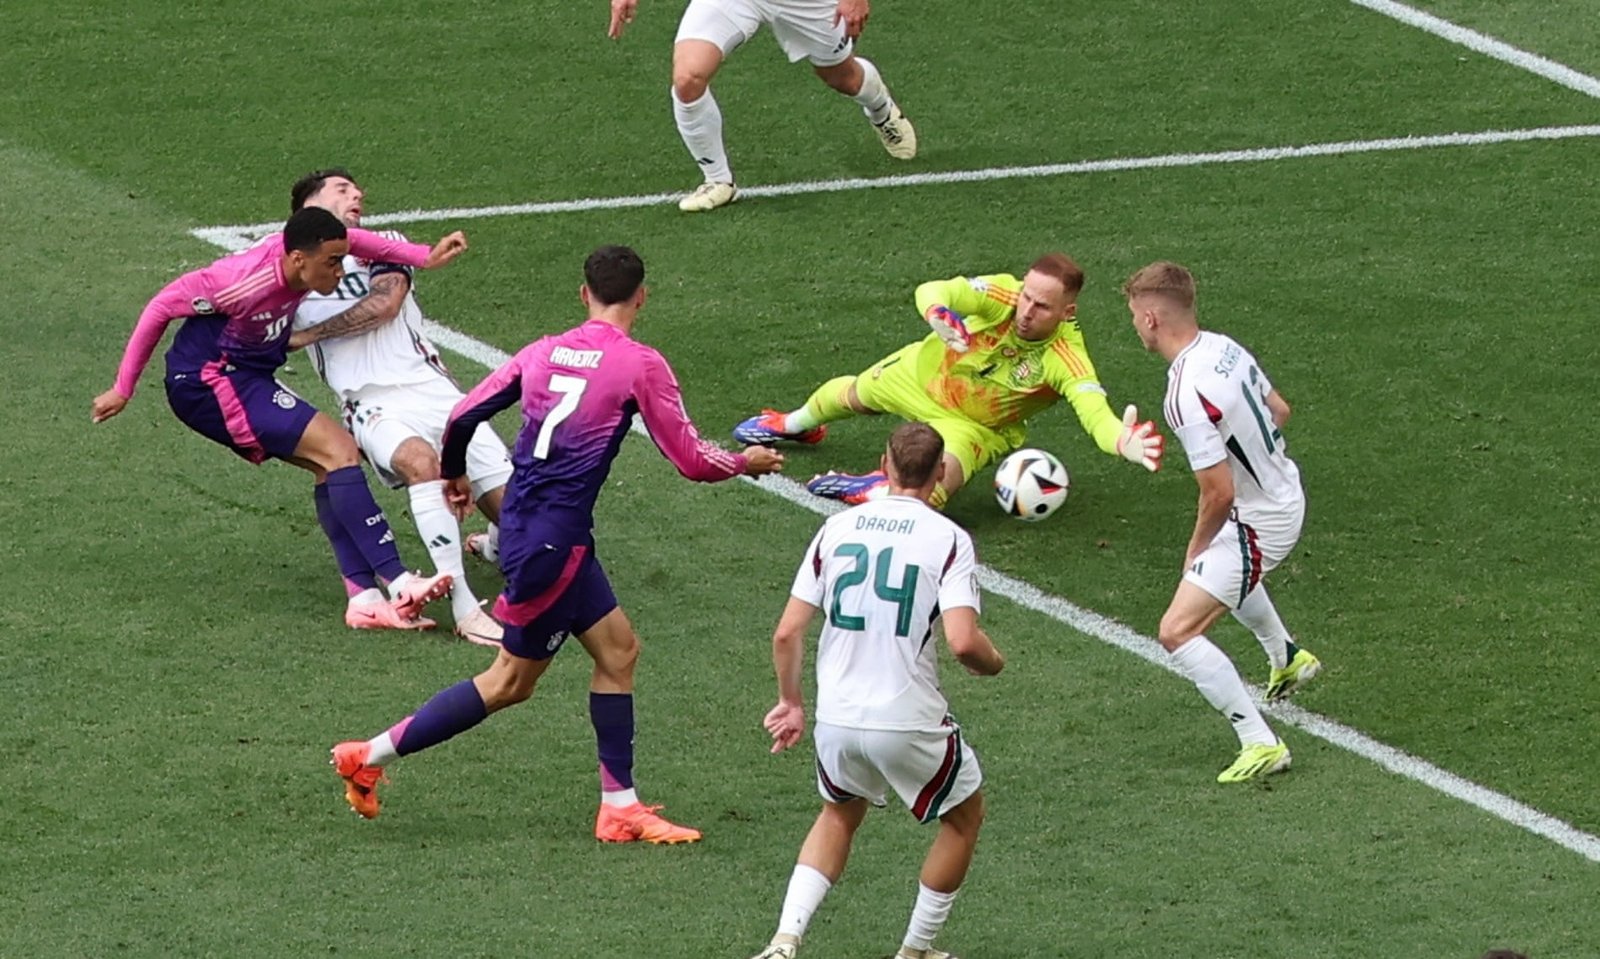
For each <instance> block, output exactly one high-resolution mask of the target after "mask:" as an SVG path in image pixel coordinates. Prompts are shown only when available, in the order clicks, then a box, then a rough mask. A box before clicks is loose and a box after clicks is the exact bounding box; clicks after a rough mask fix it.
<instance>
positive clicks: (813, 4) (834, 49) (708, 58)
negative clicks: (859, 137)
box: [608, 0, 917, 213]
mask: <svg viewBox="0 0 1600 959" xmlns="http://www.w3.org/2000/svg"><path fill="white" fill-rule="evenodd" d="M638 7H639V0H611V26H610V28H609V31H608V34H609V36H610V37H611V39H613V40H615V39H618V38H619V37H621V36H622V31H623V29H624V28H626V26H627V25H628V24H630V23H632V22H633V17H634V13H635V12H636V11H637V10H638ZM870 12H871V10H870V3H869V2H868V0H689V6H688V7H687V8H686V9H685V10H684V11H683V19H682V20H680V21H679V22H678V37H677V39H676V40H675V41H674V42H673V46H672V116H673V119H674V120H676V121H677V124H678V135H679V136H680V137H682V138H683V145H684V146H686V147H688V148H689V155H690V156H691V157H693V158H694V162H695V163H697V164H699V166H700V173H701V174H702V175H703V176H704V177H705V182H704V183H702V184H700V186H699V187H697V188H696V189H695V191H694V192H693V193H691V194H689V195H688V196H686V197H684V198H683V199H682V200H680V201H679V202H678V209H680V210H683V211H685V212H689V213H703V212H706V211H708V210H715V209H716V208H717V207H720V206H726V205H727V204H729V203H732V202H733V200H734V198H735V197H737V196H738V195H739V191H738V188H736V187H735V186H734V185H733V169H732V168H731V167H730V166H729V165H728V151H727V148H726V147H725V146H723V143H722V110H721V108H720V107H718V106H717V98H716V97H715V96H714V95H712V93H711V79H712V78H713V77H715V76H716V75H717V70H718V69H720V68H721V66H722V61H723V60H724V59H725V58H727V56H728V55H729V54H731V53H733V51H734V50H735V49H737V48H738V47H739V46H740V45H741V44H743V43H744V42H745V41H746V40H748V39H750V38H751V37H753V36H755V34H756V31H758V30H760V29H761V25H762V24H766V25H767V26H769V27H771V28H772V34H773V36H775V37H776V38H777V40H778V45H779V46H781V47H783V52H784V53H785V54H786V55H788V57H789V60H790V62H794V61H797V60H800V59H806V60H809V61H811V69H812V70H813V71H814V72H815V73H816V75H817V77H818V79H820V80H821V81H822V82H823V83H826V84H827V85H828V86H830V87H832V88H833V89H835V90H837V91H839V92H840V93H842V94H844V95H845V96H847V97H849V98H851V99H852V100H854V101H856V103H857V104H859V105H860V107H861V112H862V113H864V114H866V117H867V122H869V123H871V124H872V128H873V129H874V130H876V131H877V133H878V139H879V140H881V141H882V142H883V148H884V149H885V150H887V151H889V155H890V156H892V157H894V158H895V159H897V160H910V159H912V158H913V157H915V156H916V155H917V131H916V130H915V129H913V128H912V126H911V121H910V120H908V119H906V115H905V114H904V113H902V112H900V107H899V106H898V105H896V104H895V102H894V98H893V97H891V96H890V95H889V88H888V87H887V86H885V85H884V82H883V78H882V77H881V76H879V74H878V68H877V67H875V66H873V64H872V61H871V60H868V59H866V58H865V57H858V56H856V54H855V42H856V40H857V39H859V38H860V36H861V31H862V30H864V29H866V26H867V17H868V16H869V15H870Z"/></svg>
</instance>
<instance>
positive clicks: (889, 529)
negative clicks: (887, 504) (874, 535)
mask: <svg viewBox="0 0 1600 959" xmlns="http://www.w3.org/2000/svg"><path fill="white" fill-rule="evenodd" d="M916 526H917V521H916V520H914V519H884V518H883V517H881V516H857V517H856V529H866V530H875V531H877V532H881V533H910V532H911V531H912V530H913V529H916Z"/></svg>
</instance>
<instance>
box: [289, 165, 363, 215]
mask: <svg viewBox="0 0 1600 959" xmlns="http://www.w3.org/2000/svg"><path fill="white" fill-rule="evenodd" d="M336 176H337V177H344V178H345V179H346V180H349V181H350V182H351V183H355V182H356V178H355V177H354V176H352V175H351V173H350V171H349V170H346V169H345V168H344V167H342V166H331V167H328V168H327V169H326V170H312V171H311V172H310V173H307V174H306V175H305V176H303V177H301V178H300V179H298V180H296V181H294V186H292V187H290V188H289V212H290V213H295V212H298V211H299V210H300V209H301V208H302V207H304V206H305V205H306V201H307V200H309V199H311V197H312V195H313V194H314V193H316V192H317V191H318V190H320V189H322V185H323V184H324V183H327V182H328V181H329V180H330V179H332V178H334V177H336ZM356 185H357V186H360V184H359V183H357V184H356Z"/></svg>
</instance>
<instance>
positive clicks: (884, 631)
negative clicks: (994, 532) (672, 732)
mask: <svg viewBox="0 0 1600 959" xmlns="http://www.w3.org/2000/svg"><path fill="white" fill-rule="evenodd" d="M942 454H943V443H942V441H941V440H940V438H939V434H938V433H936V432H935V431H934V430H933V429H932V428H930V427H928V426H926V425H924V424H921V423H907V424H904V425H902V426H900V427H899V428H898V429H896V430H895V431H894V433H893V434H892V435H891V436H890V437H889V448H888V452H887V453H886V454H885V455H884V457H883V464H882V465H883V469H884V472H885V474H886V475H887V476H888V491H887V495H885V496H884V497H882V498H880V499H876V500H874V501H872V502H870V503H867V504H865V505H861V506H857V507H856V508H855V509H852V510H847V511H845V512H843V513H839V514H837V515H835V516H833V517H831V518H829V519H828V521H827V522H825V523H824V524H823V525H822V529H821V530H820V531H818V533H817V535H816V537H815V538H814V539H812V541H811V545H810V547H808V548H807V550H806V554H805V558H804V560H803V561H802V562H801V564H800V571H799V574H798V575H797V576H796V577H795V581H794V588H793V590H792V592H791V594H790V597H789V604H788V605H787V606H786V607H785V608H784V611H783V617H782V619H781V620H779V622H778V627H777V630H776V631H775V632H774V633H773V636H772V662H773V667H774V668H775V669H776V671H777V674H778V704H777V705H776V706H774V707H773V708H772V711H771V712H769V713H767V717H766V723H765V724H766V728H767V731H768V732H770V733H771V734H772V739H773V745H772V751H773V752H775V753H776V752H781V751H782V750H784V749H787V748H789V747H790V746H793V745H795V744H796V743H798V742H799V741H800V737H801V735H802V734H803V733H804V731H805V706H804V704H803V702H802V699H801V689H800V673H801V669H802V667H803V661H804V656H805V647H804V642H805V630H806V626H807V625H808V624H809V623H810V622H811V618H812V616H813V615H815V614H816V612H817V611H818V610H819V609H821V608H823V605H824V603H830V602H831V606H830V607H829V612H828V615H827V619H826V621H825V622H824V623H823V627H822V637H821V639H820V640H819V641H818V647H817V726H816V732H815V734H814V736H815V739H816V746H817V789H818V791H819V792H821V793H822V799H823V804H822V812H821V813H820V814H819V815H818V816H817V821H816V823H815V824H814V825H812V827H811V832H810V833H809V834H808V835H807V836H806V840H805V843H804V844H803V845H802V846H801V847H800V861H799V863H798V864H796V866H795V867H794V872H793V874H792V875H791V876H790V878H789V889H788V893H787V894H786V895H785V896H784V900H783V912H782V913H781V915H780V918H779V920H778V931H777V934H776V935H774V936H773V937H772V942H771V944H770V945H768V946H767V948H766V949H764V950H762V951H761V953H760V954H759V955H758V956H757V959H793V957H794V955H795V952H796V950H798V949H799V947H800V940H801V938H802V937H803V936H804V935H805V931H806V926H807V925H808V924H809V923H810V921H811V916H812V914H813V913H814V912H816V910H817V907H818V906H820V905H821V903H822V898H823V897H824V896H825V895H826V894H827V892H828V889H829V888H830V887H832V885H833V884H834V883H835V882H837V881H838V879H839V876H840V874H841V873H843V872H844V866H845V861H846V860H847V859H848V858H849V856H850V843H851V840H852V839H853V838H854V836H855V832H856V829H857V828H858V827H859V826H860V825H861V820H862V818H863V817H865V816H866V814H867V805H868V804H869V803H871V804H872V805H875V806H882V805H884V799H885V796H886V794H887V793H888V792H889V790H891V789H892V790H893V791H894V792H895V793H896V794H897V795H898V796H899V797H900V799H901V800H902V801H903V802H904V803H905V804H906V806H907V807H908V808H910V810H911V814H912V815H913V816H916V817H917V819H918V820H919V821H921V822H924V823H931V822H933V821H935V820H937V821H938V822H939V833H938V835H937V836H936V837H935V838H934V841H933V846H932V848H930V849H929V850H928V856H927V858H926V859H925V860H924V861H923V864H922V875H921V879H920V885H919V887H918V889H917V900H916V906H915V907H914V908H913V910H912V913H911V922H910V925H909V927H908V928H907V929H906V934H905V939H904V941H903V943H902V945H901V946H900V951H899V953H898V954H897V955H898V956H899V957H900V959H948V957H949V956H950V954H949V953H947V952H941V951H939V950H937V949H934V948H933V940H934V938H935V937H936V936H938V934H939V930H940V929H942V928H943V927H944V923H945V919H946V918H947V917H948V916H949V915H950V906H951V903H952V902H953V901H954V900H955V896H956V891H957V890H958V889H960V888H961V882H962V880H963V879H965V878H966V875H967V867H968V866H970V865H971V864H972V854H973V851H974V849H975V848H976V847H977V843H978V829H979V827H980V826H981V825H982V824H983V792H982V790H981V789H980V786H981V785H982V782H983V774H982V772H981V770H980V769H979V768H978V757H977V755H976V754H974V753H973V751H972V749H971V747H969V746H968V745H967V744H966V742H965V741H963V739H962V737H961V729H960V727H959V726H957V725H956V724H955V722H954V721H953V720H951V718H950V715H949V712H948V708H949V707H948V704H947V703H946V702H945V698H944V694H943V693H942V692H940V689H939V679H938V674H937V650H936V648H935V646H934V644H932V643H929V642H928V641H927V640H928V638H929V636H930V632H931V630H932V627H933V622H932V621H933V619H934V618H935V617H940V618H941V619H942V621H943V624H944V634H945V641H946V642H947V643H948V644H949V645H950V651H951V652H952V653H954V654H955V657H956V659H957V660H958V661H959V662H960V663H961V664H962V665H963V666H965V667H966V668H967V670H968V671H969V672H971V673H974V674H975V675H979V676H993V675H994V674H996V673H998V672H1000V670H1001V668H1002V667H1004V665H1005V659H1004V658H1003V657H1002V656H1001V655H1000V653H999V651H997V650H996V649H995V648H994V644H993V643H991V642H990V641H989V637H988V636H987V635H986V634H985V633H984V631H983V629H982V628H981V627H980V626H979V625H978V584H977V575H976V559H975V558H974V554H973V549H972V539H971V537H969V536H968V535H967V533H966V531H964V530H963V529H961V527H959V526H957V525H956V524H955V523H953V522H951V521H950V520H948V519H946V518H944V517H943V516H941V515H940V514H938V513H937V512H935V511H934V510H932V509H931V508H929V506H928V502H927V501H928V498H929V497H930V496H931V495H932V494H933V490H934V489H935V486H936V484H937V483H938V479H939V474H940V473H941V472H942V471H943V466H942V464H941V457H942ZM869 583H871V584H874V585H868V584H869ZM891 584H892V585H891ZM830 598H831V599H830Z"/></svg>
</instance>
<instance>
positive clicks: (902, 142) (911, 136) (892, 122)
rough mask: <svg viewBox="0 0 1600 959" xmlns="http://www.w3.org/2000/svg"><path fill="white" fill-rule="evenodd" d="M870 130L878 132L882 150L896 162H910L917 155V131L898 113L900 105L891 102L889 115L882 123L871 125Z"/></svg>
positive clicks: (902, 114)
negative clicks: (886, 151) (887, 152)
mask: <svg viewBox="0 0 1600 959" xmlns="http://www.w3.org/2000/svg"><path fill="white" fill-rule="evenodd" d="M872 128H873V129H874V130H877V131H878V139H879V140H882V141H883V148H884V149H885V150H888V151H889V155H890V156H892V157H894V158H895V159H896V160H910V159H912V158H913V157H915V156H916V155H917V130H916V128H915V127H913V126H912V125H911V121H910V120H909V119H907V118H906V115H905V114H904V113H901V112H900V104H898V103H895V102H894V101H892V100H891V101H890V102H889V115H888V116H886V117H884V118H883V122H882V123H874V124H872Z"/></svg>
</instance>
